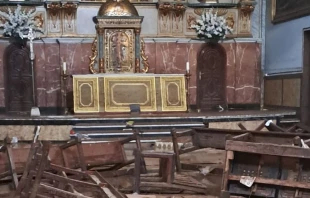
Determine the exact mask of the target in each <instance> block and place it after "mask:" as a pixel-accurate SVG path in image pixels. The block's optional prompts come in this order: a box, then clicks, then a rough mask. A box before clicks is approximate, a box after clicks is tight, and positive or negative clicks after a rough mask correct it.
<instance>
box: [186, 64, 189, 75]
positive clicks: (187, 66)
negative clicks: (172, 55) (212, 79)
mask: <svg viewBox="0 0 310 198" xmlns="http://www.w3.org/2000/svg"><path fill="white" fill-rule="evenodd" d="M186 72H187V73H189V62H186Z"/></svg>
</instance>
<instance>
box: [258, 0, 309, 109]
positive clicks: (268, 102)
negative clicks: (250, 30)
mask: <svg viewBox="0 0 310 198" xmlns="http://www.w3.org/2000/svg"><path fill="white" fill-rule="evenodd" d="M266 2H267V3H266V12H267V14H266V28H265V32H266V35H265V65H264V74H265V77H264V81H265V86H264V87H265V88H264V90H265V91H264V104H265V106H274V107H283V106H284V107H289V108H297V109H298V108H299V107H300V98H301V77H302V68H303V34H304V31H303V29H304V28H308V27H310V16H305V17H300V18H296V19H292V20H289V21H285V22H281V23H273V22H272V2H271V1H266ZM275 90H277V91H275Z"/></svg>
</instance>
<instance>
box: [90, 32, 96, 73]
mask: <svg viewBox="0 0 310 198" xmlns="http://www.w3.org/2000/svg"><path fill="white" fill-rule="evenodd" d="M91 51H92V53H91V56H89V60H90V63H89V70H90V72H91V73H93V74H95V73H98V72H97V71H96V70H95V68H94V66H95V64H96V58H97V54H98V50H97V37H96V38H95V39H94V41H93V44H92V46H91Z"/></svg>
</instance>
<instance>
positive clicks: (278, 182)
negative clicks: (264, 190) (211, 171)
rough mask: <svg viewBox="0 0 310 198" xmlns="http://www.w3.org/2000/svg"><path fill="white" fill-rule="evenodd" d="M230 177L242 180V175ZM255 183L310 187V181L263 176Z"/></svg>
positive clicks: (230, 178) (234, 179)
mask: <svg viewBox="0 0 310 198" xmlns="http://www.w3.org/2000/svg"><path fill="white" fill-rule="evenodd" d="M228 179H229V180H233V181H240V179H241V176H239V175H229V176H228ZM254 183H258V184H269V185H275V186H285V187H290V188H303V189H310V183H305V182H295V181H289V180H278V179H267V178H262V177H257V178H256V179H255V181H254ZM240 185H242V184H240Z"/></svg>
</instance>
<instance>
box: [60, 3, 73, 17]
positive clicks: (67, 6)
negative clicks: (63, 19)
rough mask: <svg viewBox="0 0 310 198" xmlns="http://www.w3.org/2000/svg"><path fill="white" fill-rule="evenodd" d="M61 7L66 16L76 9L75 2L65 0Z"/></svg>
mask: <svg viewBox="0 0 310 198" xmlns="http://www.w3.org/2000/svg"><path fill="white" fill-rule="evenodd" d="M62 8H63V9H64V13H65V14H66V15H68V16H72V15H73V14H74V13H75V12H76V9H77V4H75V3H72V2H67V3H65V4H63V5H62Z"/></svg>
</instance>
